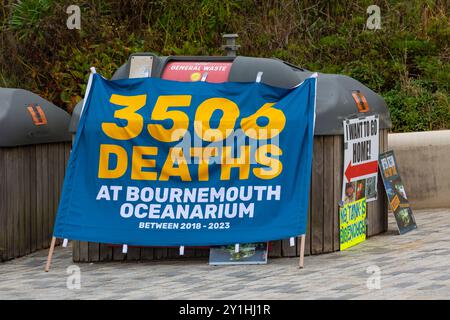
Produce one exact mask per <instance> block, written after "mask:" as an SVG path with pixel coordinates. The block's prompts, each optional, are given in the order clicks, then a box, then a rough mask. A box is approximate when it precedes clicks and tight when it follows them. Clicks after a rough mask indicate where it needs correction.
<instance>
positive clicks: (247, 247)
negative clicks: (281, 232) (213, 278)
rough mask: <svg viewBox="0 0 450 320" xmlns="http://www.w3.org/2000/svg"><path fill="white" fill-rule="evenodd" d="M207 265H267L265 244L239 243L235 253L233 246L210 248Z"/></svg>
mask: <svg viewBox="0 0 450 320" xmlns="http://www.w3.org/2000/svg"><path fill="white" fill-rule="evenodd" d="M209 264H210V265H224V264H267V242H258V243H241V244H240V245H239V252H235V245H234V244H231V245H227V246H217V247H212V248H211V249H210V250H209Z"/></svg>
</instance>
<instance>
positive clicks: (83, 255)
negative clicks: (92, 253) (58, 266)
mask: <svg viewBox="0 0 450 320" xmlns="http://www.w3.org/2000/svg"><path fill="white" fill-rule="evenodd" d="M79 250H80V257H79V261H80V262H88V261H89V243H88V242H87V241H80V242H79Z"/></svg>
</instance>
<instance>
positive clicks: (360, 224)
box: [339, 198, 367, 251]
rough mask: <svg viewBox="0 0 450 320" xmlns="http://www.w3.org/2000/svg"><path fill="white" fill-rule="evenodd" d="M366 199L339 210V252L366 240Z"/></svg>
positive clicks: (348, 204)
mask: <svg viewBox="0 0 450 320" xmlns="http://www.w3.org/2000/svg"><path fill="white" fill-rule="evenodd" d="M366 215H367V212H366V199H365V198H362V199H360V200H357V201H355V202H351V203H346V204H344V206H343V207H341V208H340V209H339V238H340V250H341V251H342V250H345V249H347V248H350V247H353V246H354V245H357V244H358V243H361V242H363V241H365V240H366V230H367V224H366Z"/></svg>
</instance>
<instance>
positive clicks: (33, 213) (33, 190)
mask: <svg viewBox="0 0 450 320" xmlns="http://www.w3.org/2000/svg"><path fill="white" fill-rule="evenodd" d="M36 170H37V165H36V146H35V145H33V146H31V147H30V171H29V172H30V188H29V192H30V252H34V251H36V250H37V247H38V242H37V241H38V239H37V173H36Z"/></svg>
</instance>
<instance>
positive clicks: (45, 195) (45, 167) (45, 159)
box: [41, 144, 51, 248]
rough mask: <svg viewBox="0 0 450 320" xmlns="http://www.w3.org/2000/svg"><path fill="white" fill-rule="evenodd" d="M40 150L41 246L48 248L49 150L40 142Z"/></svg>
mask: <svg viewBox="0 0 450 320" xmlns="http://www.w3.org/2000/svg"><path fill="white" fill-rule="evenodd" d="M41 148H42V149H41V150H42V153H41V155H42V159H41V166H42V176H41V179H42V199H41V201H42V225H41V227H42V247H43V248H48V246H49V245H50V244H49V240H50V228H49V221H50V210H51V207H50V203H49V199H50V195H49V191H50V186H49V181H50V178H49V173H50V171H51V169H50V170H49V156H48V154H49V151H48V144H42V145H41Z"/></svg>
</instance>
